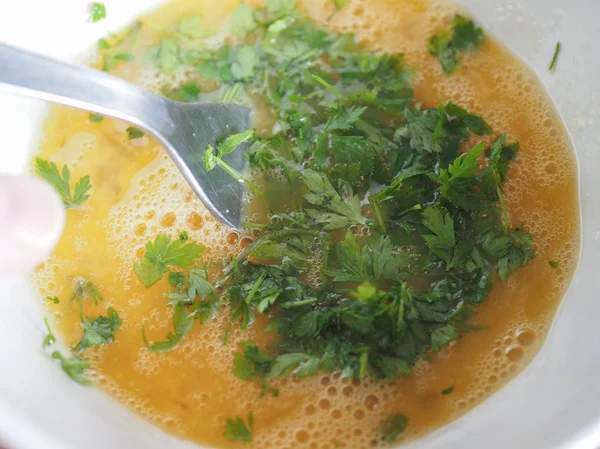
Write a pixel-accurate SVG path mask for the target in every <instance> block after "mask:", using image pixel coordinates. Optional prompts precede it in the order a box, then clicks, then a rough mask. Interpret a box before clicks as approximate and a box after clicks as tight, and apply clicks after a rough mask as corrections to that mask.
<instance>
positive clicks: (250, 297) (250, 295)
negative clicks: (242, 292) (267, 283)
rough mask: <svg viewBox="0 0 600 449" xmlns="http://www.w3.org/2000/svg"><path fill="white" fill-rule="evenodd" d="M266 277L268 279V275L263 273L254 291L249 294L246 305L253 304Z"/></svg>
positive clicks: (253, 288)
mask: <svg viewBox="0 0 600 449" xmlns="http://www.w3.org/2000/svg"><path fill="white" fill-rule="evenodd" d="M266 277H267V273H263V274H262V275H261V276H260V277H259V278H258V279H257V280H256V282H255V283H254V285H253V286H252V290H250V293H248V296H246V304H250V303H251V302H252V299H253V298H254V295H256V292H257V291H258V289H259V288H260V286H261V284H262V283H263V281H264V280H265V278H266Z"/></svg>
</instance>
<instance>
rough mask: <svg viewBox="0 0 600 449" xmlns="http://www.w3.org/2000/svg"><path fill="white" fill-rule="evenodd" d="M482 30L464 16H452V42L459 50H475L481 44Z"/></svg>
mask: <svg viewBox="0 0 600 449" xmlns="http://www.w3.org/2000/svg"><path fill="white" fill-rule="evenodd" d="M483 40H484V37H483V30H482V29H481V28H479V27H476V26H475V23H474V22H473V21H472V20H470V19H467V18H466V17H463V16H461V15H460V14H457V15H456V16H454V33H453V35H452V43H453V44H454V46H455V47H456V48H458V49H459V50H477V49H478V48H479V47H481V45H482V44H483Z"/></svg>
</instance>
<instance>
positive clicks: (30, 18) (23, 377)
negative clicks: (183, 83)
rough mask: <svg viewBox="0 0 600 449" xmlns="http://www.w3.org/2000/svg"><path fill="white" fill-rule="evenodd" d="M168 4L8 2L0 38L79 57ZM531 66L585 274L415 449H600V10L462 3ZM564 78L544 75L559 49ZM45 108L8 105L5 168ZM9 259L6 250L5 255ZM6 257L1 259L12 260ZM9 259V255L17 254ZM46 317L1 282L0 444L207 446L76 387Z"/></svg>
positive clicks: (500, 1)
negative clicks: (554, 114)
mask: <svg viewBox="0 0 600 449" xmlns="http://www.w3.org/2000/svg"><path fill="white" fill-rule="evenodd" d="M157 3H159V2H157V1H155V0H127V1H123V0H106V1H105V4H106V6H107V10H108V11H109V12H110V13H109V18H108V19H107V20H105V21H102V22H98V23H97V24H93V25H92V24H89V23H88V22H87V11H86V9H87V2H83V1H82V0H52V1H47V0H19V1H18V2H8V1H3V2H0V41H4V42H7V43H12V44H15V45H18V46H21V47H25V48H29V49H32V50H35V51H38V52H41V53H44V54H48V55H51V56H54V57H58V58H62V59H73V58H75V57H76V56H77V55H79V54H81V53H82V52H83V51H85V50H87V49H89V48H91V46H92V45H93V43H94V42H95V41H96V40H97V39H98V38H100V37H102V36H103V35H105V33H106V32H107V30H115V29H118V28H119V27H120V26H122V25H124V24H125V23H127V22H128V21H130V20H132V19H133V18H134V17H136V16H137V15H138V14H140V13H141V12H143V11H145V10H148V9H151V8H153V7H155V6H156V4H157ZM460 3H461V5H462V6H464V7H466V8H467V9H469V10H470V11H471V13H472V14H473V15H474V16H475V17H476V19H477V20H478V21H479V22H480V23H481V24H482V25H483V26H484V28H485V29H486V32H489V33H492V34H494V35H495V36H496V37H498V38H499V39H500V40H501V41H502V42H504V44H505V45H507V46H508V47H509V48H510V49H512V50H513V51H514V52H515V53H517V54H518V55H519V56H520V57H521V58H522V59H523V60H524V61H526V63H527V64H528V65H529V66H530V67H532V68H533V69H534V70H535V71H536V73H537V74H538V76H539V77H540V79H541V80H542V82H543V84H544V85H545V87H546V89H547V91H548V93H549V94H550V96H551V97H552V99H553V100H554V102H555V103H556V106H557V108H558V110H559V111H560V113H561V115H562V117H563V119H564V122H565V124H566V126H567V128H568V130H569V133H570V135H571V137H572V140H573V144H574V147H575V150H576V153H577V158H578V164H579V180H580V196H581V211H582V231H581V236H582V248H581V259H580V264H579V268H578V271H577V274H576V276H575V278H574V280H573V283H572V285H571V288H570V290H569V292H568V294H567V296H566V298H565V299H564V302H563V304H562V306H561V307H560V310H559V313H558V315H557V317H556V320H555V322H554V325H553V327H552V329H551V332H550V334H549V336H548V338H547V340H546V342H545V344H544V346H543V348H542V350H541V351H540V353H539V354H538V355H537V357H536V358H535V359H534V360H533V362H532V363H531V364H530V365H529V366H528V367H527V368H526V369H525V370H524V372H523V373H521V374H520V375H519V376H517V378H516V379H515V380H513V381H512V382H510V383H509V384H508V385H507V386H506V387H504V388H502V389H501V390H500V391H499V392H498V393H496V394H495V395H494V396H492V397H491V398H490V399H489V400H487V401H485V402H484V403H483V404H482V405H480V406H478V407H477V408H475V409H474V410H472V411H471V412H469V413H468V414H466V415H465V416H464V417H462V418H461V419H459V420H457V421H455V422H453V423H452V424H450V425H448V426H446V427H444V428H442V429H441V430H439V431H437V432H435V433H433V434H432V435H430V436H428V437H426V438H425V439H422V440H420V441H416V442H414V443H412V444H410V445H408V446H406V449H424V448H427V449H442V448H443V449H454V448H456V449H481V448H485V449H506V448H507V447H512V448H516V449H520V448H522V449H567V448H569V449H597V448H598V446H599V445H600V382H598V373H599V372H600V325H599V324H598V322H599V318H600V176H599V175H598V174H599V173H600V152H599V150H598V146H599V144H600V126H598V125H599V124H598V123H597V120H598V118H597V114H598V112H600V107H599V106H598V105H600V83H599V80H600V62H599V61H600V58H599V57H598V42H600V27H599V26H598V17H600V1H598V0H570V1H569V2H565V1H564V0H494V1H491V0H463V1H461V2H460ZM559 40H560V41H561V42H562V44H563V51H562V54H561V57H560V63H559V64H558V68H557V70H556V72H555V73H550V72H549V71H548V65H549V62H550V59H551V57H552V54H553V51H554V46H555V44H556V42H557V41H559ZM45 113H46V105H44V104H43V103H41V102H35V101H29V100H25V99H22V98H18V97H14V96H10V95H0V129H1V135H2V144H1V145H0V172H13V173H18V172H22V171H24V170H26V165H27V163H28V160H29V159H30V158H31V155H32V150H34V149H35V148H36V146H37V143H38V141H39V138H40V126H41V120H43V117H44V114H45ZM0 251H1V249H0ZM3 256H6V255H3ZM8 256H9V257H10V255H8ZM42 317H43V310H42V307H41V305H40V301H39V299H38V298H37V297H36V294H35V292H34V291H33V288H32V287H31V286H30V284H29V283H28V281H27V279H26V278H25V277H23V278H11V279H0V354H2V362H1V364H0V439H1V440H2V441H1V442H2V443H3V444H4V445H6V446H7V447H10V448H12V449H39V448H42V447H43V448H44V449H80V448H83V447H85V448H86V449H104V448H107V447H110V448H121V447H123V448H124V447H127V448H146V449H166V448H168V449H183V448H193V447H198V446H195V445H193V444H191V443H188V442H184V441H181V440H178V439H176V438H174V437H171V436H169V435H167V434H165V433H163V432H162V431H161V430H159V429H157V428H155V427H153V426H152V425H150V424H148V423H146V422H144V421H143V420H141V419H140V418H138V417H137V416H135V415H133V414H132V413H130V412H129V411H127V410H126V409H125V408H124V407H122V406H121V405H119V404H117V403H116V402H114V401H113V400H112V399H110V398H109V397H108V396H106V395H104V394H103V393H101V392H100V391H96V390H94V389H90V388H83V387H80V386H79V385H77V384H75V383H73V382H72V381H70V380H69V379H68V378H67V377H66V376H65V375H64V373H62V371H60V369H59V368H58V367H57V366H55V365H53V363H52V362H51V361H50V360H49V358H48V357H47V356H46V355H45V354H44V353H43V351H42V347H41V342H42V338H43V335H44V333H45V331H44V327H43V321H42Z"/></svg>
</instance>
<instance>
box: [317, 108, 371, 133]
mask: <svg viewBox="0 0 600 449" xmlns="http://www.w3.org/2000/svg"><path fill="white" fill-rule="evenodd" d="M366 110H367V107H366V106H362V107H349V108H343V107H339V108H338V109H336V110H335V113H334V114H333V115H332V116H331V118H330V119H329V120H328V121H327V124H326V125H325V128H327V129H329V130H331V131H333V130H348V129H350V128H351V127H352V125H354V124H355V123H356V121H357V120H358V119H359V118H360V116H361V115H363V113H364V112H365V111H366Z"/></svg>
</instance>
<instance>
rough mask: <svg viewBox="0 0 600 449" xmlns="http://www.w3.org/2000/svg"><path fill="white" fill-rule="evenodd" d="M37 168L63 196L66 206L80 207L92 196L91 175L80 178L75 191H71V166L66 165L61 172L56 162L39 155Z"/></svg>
mask: <svg viewBox="0 0 600 449" xmlns="http://www.w3.org/2000/svg"><path fill="white" fill-rule="evenodd" d="M35 169H36V173H37V175H38V176H39V177H40V178H42V179H43V180H44V181H46V182H47V183H49V184H50V185H51V186H52V187H54V190H56V192H57V193H58V194H59V195H60V197H61V198H62V200H63V203H64V204H65V208H67V209H71V208H74V207H79V206H81V204H82V203H84V202H85V201H86V200H87V199H88V198H89V197H90V195H89V194H88V192H89V191H90V189H91V188H92V185H91V183H90V177H89V176H84V177H83V178H80V179H79V181H78V182H77V184H75V188H74V189H73V193H71V171H70V170H69V167H67V166H66V165H64V166H63V168H62V172H61V171H59V170H58V167H57V166H56V164H55V163H54V162H50V161H47V160H44V159H41V158H39V157H37V158H35Z"/></svg>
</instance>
